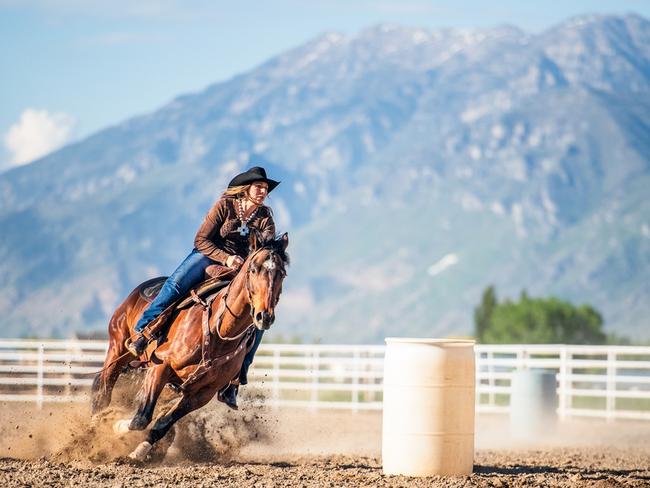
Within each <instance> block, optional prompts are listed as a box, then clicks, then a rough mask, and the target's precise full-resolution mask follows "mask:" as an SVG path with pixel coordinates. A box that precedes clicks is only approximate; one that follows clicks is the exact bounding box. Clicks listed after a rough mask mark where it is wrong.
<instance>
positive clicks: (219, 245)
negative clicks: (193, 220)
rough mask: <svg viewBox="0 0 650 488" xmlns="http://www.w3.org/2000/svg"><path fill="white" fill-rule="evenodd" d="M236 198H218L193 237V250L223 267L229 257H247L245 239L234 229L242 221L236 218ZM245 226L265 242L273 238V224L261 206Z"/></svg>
mask: <svg viewBox="0 0 650 488" xmlns="http://www.w3.org/2000/svg"><path fill="white" fill-rule="evenodd" d="M236 205H237V203H236V199H235V198H234V197H229V196H226V197H221V198H220V199H219V200H217V203H215V204H214V206H213V207H212V208H211V209H210V211H209V212H208V214H207V215H206V216H205V219H204V220H203V223H202V224H201V227H199V230H198V232H197V233H196V237H195V238H194V247H195V248H196V249H197V250H198V251H200V252H201V254H203V255H204V256H207V257H209V258H210V259H212V260H213V261H216V262H217V263H220V264H223V265H224V266H225V264H226V260H227V259H228V257H229V256H230V255H233V254H236V255H238V256H240V257H242V258H244V259H246V256H248V245H249V243H248V236H242V235H241V234H240V233H239V232H238V231H237V229H238V228H239V226H240V225H241V220H239V217H238V216H237V209H236ZM247 226H248V227H252V228H255V229H257V230H259V231H260V232H261V233H262V236H263V238H264V239H271V238H272V237H275V223H274V222H273V214H272V212H271V209H270V208H269V207H266V206H264V205H261V206H259V207H257V210H255V214H254V215H253V218H252V219H251V220H249V221H248V224H247Z"/></svg>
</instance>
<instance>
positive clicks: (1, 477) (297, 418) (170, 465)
mask: <svg viewBox="0 0 650 488" xmlns="http://www.w3.org/2000/svg"><path fill="white" fill-rule="evenodd" d="M0 408H1V411H2V418H1V419H0V486H3V487H6V486H11V487H13V486H25V487H26V486H78V487H86V486H89V487H100V486H110V487H121V486H124V487H141V486H174V487H177V488H181V487H192V488H197V487H201V486H220V487H231V486H232V487H235V486H236V487H247V486H251V487H252V486H255V487H264V486H319V487H320V486H444V487H448V486H449V487H451V486H485V487H487V486H491V487H494V486H496V487H499V486H522V487H523V486H545V487H548V486H551V487H562V486H567V487H568V486H571V487H573V486H585V487H586V486H589V487H592V486H596V487H605V486H650V443H649V440H650V422H616V423H608V422H605V421H600V420H581V421H572V422H564V423H561V424H560V425H558V428H557V429H555V431H554V432H553V433H552V434H550V435H548V436H547V437H546V438H545V439H537V440H536V442H534V443H533V442H530V441H528V442H522V441H514V440H512V439H511V438H510V436H509V434H508V419H507V417H504V416H498V415H492V416H487V415H485V416H479V417H478V418H477V425H476V454H475V466H474V473H473V474H472V475H471V476H467V477H458V478H453V477H449V478H439V477H435V478H405V477H400V476H384V475H383V474H382V470H381V457H380V456H381V413H380V412H358V413H351V412H344V411H329V410H328V411H317V412H311V411H306V410H288V409H282V410H273V409H269V408H265V407H264V406H263V405H261V404H260V402H259V400H257V401H255V402H253V403H248V404H246V405H244V408H243V409H242V410H240V411H239V412H232V411H229V410H228V409H226V408H225V407H224V406H223V405H221V404H217V403H216V402H213V403H211V404H209V405H208V406H207V407H205V408H204V409H202V410H201V411H199V412H196V413H195V414H194V415H193V416H192V417H191V418H188V419H186V420H184V421H183V425H181V426H179V429H178V431H177V432H178V433H177V435H176V438H175V440H174V443H173V444H172V446H171V448H170V450H169V452H168V454H167V456H166V457H165V459H164V460H163V461H162V462H161V463H159V464H154V465H152V464H149V465H146V466H136V465H133V464H131V463H130V462H128V461H126V460H125V455H126V454H127V453H128V452H129V450H130V449H132V447H133V446H134V445H135V444H137V442H139V439H140V437H139V434H137V433H132V434H128V435H127V436H125V437H122V438H118V437H116V436H115V435H114V434H113V433H112V431H110V425H112V421H113V420H114V419H116V418H122V417H126V416H127V415H126V414H127V413H128V412H126V411H120V410H119V409H116V410H114V411H111V412H109V414H108V415H107V417H106V419H105V420H106V421H105V422H104V425H102V426H98V427H95V428H93V427H91V426H90V425H89V423H88V418H87V417H88V415H87V410H86V408H87V407H86V406H85V405H59V404H48V405H45V406H44V407H43V408H42V409H41V410H38V409H36V408H35V407H34V405H31V404H17V403H5V404H0Z"/></svg>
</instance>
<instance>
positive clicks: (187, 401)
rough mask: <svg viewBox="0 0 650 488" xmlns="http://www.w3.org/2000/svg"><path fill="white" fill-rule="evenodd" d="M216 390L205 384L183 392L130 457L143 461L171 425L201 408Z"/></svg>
mask: <svg viewBox="0 0 650 488" xmlns="http://www.w3.org/2000/svg"><path fill="white" fill-rule="evenodd" d="M216 392H217V390H216V389H215V388H214V387H212V386H210V385H209V386H205V387H203V388H201V389H200V390H199V391H198V392H196V393H194V394H192V395H188V394H186V393H183V396H182V397H181V398H180V399H179V400H178V402H176V404H175V405H174V406H172V407H171V408H170V409H169V410H168V411H167V412H166V413H165V414H164V415H161V416H160V417H158V419H157V420H156V423H155V424H154V425H153V427H152V428H151V430H150V431H149V435H148V436H147V440H146V441H144V442H141V443H140V445H138V447H136V448H135V450H134V451H133V452H132V453H131V454H129V457H130V458H131V459H135V460H137V461H144V460H145V459H146V457H147V455H148V454H149V452H150V451H151V449H152V448H153V445H154V444H155V443H156V442H158V441H159V440H160V439H162V438H163V437H164V436H165V434H167V432H168V431H169V429H171V427H172V426H173V425H174V424H175V423H176V422H177V421H178V420H180V419H181V418H183V417H184V416H185V415H187V414H188V413H190V412H193V411H194V410H196V409H197V408H201V407H202V406H203V405H205V404H207V403H208V402H209V401H210V400H211V399H212V398H213V397H214V395H215V393H216Z"/></svg>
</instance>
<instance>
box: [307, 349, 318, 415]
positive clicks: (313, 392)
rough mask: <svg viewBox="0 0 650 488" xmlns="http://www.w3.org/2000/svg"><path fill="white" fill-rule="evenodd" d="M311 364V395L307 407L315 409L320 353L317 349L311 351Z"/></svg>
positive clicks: (316, 405) (316, 406)
mask: <svg viewBox="0 0 650 488" xmlns="http://www.w3.org/2000/svg"><path fill="white" fill-rule="evenodd" d="M311 364H312V365H311V397H310V402H309V403H310V407H309V408H310V409H311V410H316V409H317V408H318V386H319V385H318V383H319V382H320V353H319V351H318V349H314V350H313V351H312V363H311Z"/></svg>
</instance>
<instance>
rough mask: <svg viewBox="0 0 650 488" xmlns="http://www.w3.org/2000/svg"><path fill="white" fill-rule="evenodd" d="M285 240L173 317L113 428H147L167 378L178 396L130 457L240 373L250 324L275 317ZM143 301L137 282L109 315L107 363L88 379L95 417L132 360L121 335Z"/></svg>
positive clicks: (260, 251)
mask: <svg viewBox="0 0 650 488" xmlns="http://www.w3.org/2000/svg"><path fill="white" fill-rule="evenodd" d="M251 241H255V240H254V239H251ZM288 245H289V237H288V235H287V234H286V233H285V234H283V235H282V236H281V237H278V238H274V239H271V240H269V241H266V242H264V243H259V244H256V245H255V247H254V248H252V250H251V253H250V254H249V256H248V257H247V259H246V260H245V261H244V263H243V264H242V266H241V267H240V268H239V271H238V273H237V274H236V276H235V277H234V278H233V280H232V281H231V282H230V284H229V285H228V286H226V287H225V288H223V289H222V290H220V291H219V292H218V294H216V295H213V296H212V297H211V299H210V301H209V302H205V301H204V300H202V299H200V298H198V297H196V300H195V301H197V304H196V305H194V306H192V307H190V308H187V309H184V310H180V311H179V312H178V313H177V315H176V316H172V318H171V319H170V320H171V324H170V326H169V328H168V332H167V336H166V337H167V340H166V341H165V342H164V343H162V344H161V345H159V346H158V347H157V349H155V357H156V358H157V363H159V364H152V366H150V367H149V368H148V370H147V372H146V376H145V378H144V381H143V384H142V386H141V389H140V393H139V395H138V398H139V402H138V407H137V410H136V413H135V415H134V416H133V418H132V419H130V420H122V421H118V422H117V423H116V424H115V426H114V430H115V431H116V432H126V431H128V430H145V429H146V428H147V426H148V425H149V424H150V422H151V419H152V416H153V412H154V408H155V406H156V401H157V400H158V397H159V395H160V394H161V392H162V390H163V388H164V387H165V385H167V384H171V385H172V386H173V387H175V389H176V390H177V391H180V394H181V396H180V398H179V399H178V401H176V402H175V403H174V404H173V405H172V406H171V407H170V408H169V409H168V410H167V411H165V412H163V413H162V414H161V415H159V417H158V418H157V419H156V421H155V423H154V425H153V427H152V428H151V429H150V430H149V432H148V433H147V440H146V441H143V442H142V443H140V444H139V445H138V447H137V448H136V449H135V450H134V451H133V452H132V453H131V454H130V455H129V457H130V458H131V459H134V460H137V461H144V460H145V459H146V458H147V455H148V454H149V452H150V451H151V449H152V447H153V445H154V444H155V443H156V442H158V441H159V440H160V439H162V438H163V437H164V436H165V434H166V433H167V432H168V431H169V429H170V428H171V427H172V426H173V425H174V423H175V422H177V421H178V420H179V419H180V418H182V417H183V416H185V415H187V414H188V413H190V412H192V411H194V410H196V409H198V408H200V407H202V406H204V405H205V404H207V403H208V402H209V401H210V400H211V399H212V398H213V397H214V395H215V394H216V393H217V392H218V391H219V390H221V389H222V388H224V387H225V386H227V385H228V384H229V382H230V381H231V380H232V379H234V378H235V377H237V376H238V375H239V371H240V369H241V366H242V362H243V359H244V356H245V354H246V342H247V339H249V338H250V335H251V333H252V332H253V325H254V327H256V328H258V329H260V330H267V329H269V328H270V327H271V325H272V324H273V321H274V320H275V307H276V305H277V303H278V300H279V298H280V294H281V292H282V282H283V280H284V277H285V276H286V267H287V266H288V264H289V257H288V255H287V254H286V249H287V246H288ZM147 306H148V302H146V301H145V300H144V299H143V298H141V297H140V293H139V290H138V288H136V289H135V290H133V291H132V292H131V293H130V294H129V296H128V297H127V298H126V299H125V300H124V302H123V303H122V304H121V305H120V306H119V307H118V308H117V309H116V311H115V313H114V314H113V316H112V318H111V320H110V322H109V326H108V332H109V346H108V352H107V354H106V359H105V361H104V365H105V367H104V369H103V370H102V371H100V372H99V373H98V374H97V376H96V377H95V381H94V383H93V390H92V411H93V416H96V414H97V413H99V412H100V411H101V410H103V409H105V408H106V407H108V405H109V404H110V402H111V394H112V391H113V387H114V386H115V382H116V381H117V379H118V377H119V375H120V373H121V372H122V371H123V370H124V368H125V367H126V366H127V364H128V363H129V361H131V360H132V359H133V356H132V355H131V354H128V353H127V349H126V346H125V340H126V339H127V338H129V337H131V336H132V335H133V327H134V326H135V324H136V323H137V322H138V319H139V318H140V316H141V315H142V312H143V311H144V309H145V308H146V307H147Z"/></svg>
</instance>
